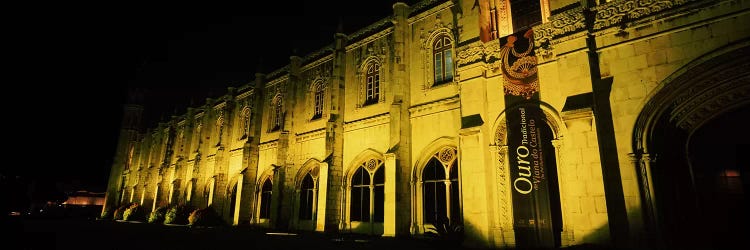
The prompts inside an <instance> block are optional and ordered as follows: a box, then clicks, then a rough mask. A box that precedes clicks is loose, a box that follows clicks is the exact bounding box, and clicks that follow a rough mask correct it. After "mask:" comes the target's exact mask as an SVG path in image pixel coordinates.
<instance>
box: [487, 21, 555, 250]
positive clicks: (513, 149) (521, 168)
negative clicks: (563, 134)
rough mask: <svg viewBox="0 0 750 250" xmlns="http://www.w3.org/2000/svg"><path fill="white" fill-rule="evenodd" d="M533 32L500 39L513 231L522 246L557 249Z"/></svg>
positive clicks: (519, 33)
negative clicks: (555, 247)
mask: <svg viewBox="0 0 750 250" xmlns="http://www.w3.org/2000/svg"><path fill="white" fill-rule="evenodd" d="M533 37H534V34H533V31H532V30H531V29H527V30H522V31H520V32H517V33H514V34H512V35H509V36H507V37H504V38H501V39H499V41H500V53H499V54H500V58H498V60H502V61H501V63H500V67H501V69H502V75H503V89H504V92H505V107H506V119H505V120H506V126H507V129H508V132H507V139H508V140H507V143H508V158H507V159H508V161H509V163H510V164H509V165H510V181H511V183H510V184H511V185H510V187H511V189H512V190H511V192H512V193H513V195H512V199H513V227H514V230H515V235H516V245H517V246H519V247H554V246H555V238H554V234H553V227H552V216H551V210H550V191H549V187H548V186H549V184H548V174H547V173H548V171H547V169H548V167H555V166H554V163H551V164H549V165H551V166H547V164H545V157H546V156H547V154H551V155H552V156H554V152H545V151H544V149H545V147H543V146H542V145H543V143H549V142H544V141H543V140H542V134H541V133H542V132H541V131H542V126H547V125H546V123H545V121H544V113H543V112H542V110H541V108H540V107H539V78H538V77H537V68H536V63H537V59H536V56H535V55H534V49H533V45H534V41H533Z"/></svg>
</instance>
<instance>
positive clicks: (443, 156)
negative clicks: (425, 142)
mask: <svg viewBox="0 0 750 250" xmlns="http://www.w3.org/2000/svg"><path fill="white" fill-rule="evenodd" d="M455 158H456V150H455V149H453V148H443V150H440V152H438V159H440V161H442V162H443V163H445V164H449V163H451V162H452V161H453V159H455Z"/></svg>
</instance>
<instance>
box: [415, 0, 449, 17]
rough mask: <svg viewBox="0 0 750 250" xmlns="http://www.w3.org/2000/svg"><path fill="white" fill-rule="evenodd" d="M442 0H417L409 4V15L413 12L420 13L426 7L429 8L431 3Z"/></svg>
mask: <svg viewBox="0 0 750 250" xmlns="http://www.w3.org/2000/svg"><path fill="white" fill-rule="evenodd" d="M442 1H444V0H423V1H420V2H418V3H416V4H414V5H412V6H411V10H410V11H409V15H410V16H411V15H413V14H415V13H422V12H424V11H425V10H427V9H428V8H430V7H431V6H433V5H435V4H437V3H439V2H442Z"/></svg>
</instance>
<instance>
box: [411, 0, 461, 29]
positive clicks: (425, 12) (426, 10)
mask: <svg viewBox="0 0 750 250" xmlns="http://www.w3.org/2000/svg"><path fill="white" fill-rule="evenodd" d="M440 1H441V0H428V1H422V2H421V3H418V4H417V5H414V6H415V7H412V9H411V12H410V14H409V19H408V22H409V24H410V25H412V24H414V23H416V22H419V21H421V20H422V19H425V18H427V17H429V16H432V15H435V14H436V13H438V12H441V11H444V10H445V9H447V8H450V7H452V6H453V2H451V1H445V0H442V1H445V2H444V3H442V4H439V5H436V6H434V7H430V6H433V4H435V3H436V2H440ZM422 3H424V4H423V5H420V4H422ZM414 13H418V14H414Z"/></svg>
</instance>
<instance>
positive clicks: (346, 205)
mask: <svg viewBox="0 0 750 250" xmlns="http://www.w3.org/2000/svg"><path fill="white" fill-rule="evenodd" d="M363 164H364V165H366V168H367V171H368V173H370V174H374V173H375V171H377V170H379V169H380V168H385V155H384V154H383V153H381V152H379V151H377V150H375V149H372V148H368V149H365V150H363V151H362V152H360V153H359V154H358V155H357V156H355V157H354V158H353V159H352V161H351V162H349V164H347V165H346V166H347V167H346V169H345V170H344V176H343V177H344V179H343V181H342V182H341V184H342V186H341V190H342V191H343V192H342V195H341V197H340V200H341V208H340V209H341V211H342V213H341V221H340V222H339V229H341V230H345V231H348V232H354V233H363V234H376V235H381V234H383V227H384V225H383V224H384V223H369V222H352V221H351V217H350V215H351V213H350V211H351V202H350V201H351V188H352V177H353V175H354V174H355V173H356V171H357V169H358V168H359V166H362V165H363ZM386 182H388V180H387V179H386ZM370 191H372V190H370ZM373 205H374V206H377V205H378V204H373Z"/></svg>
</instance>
